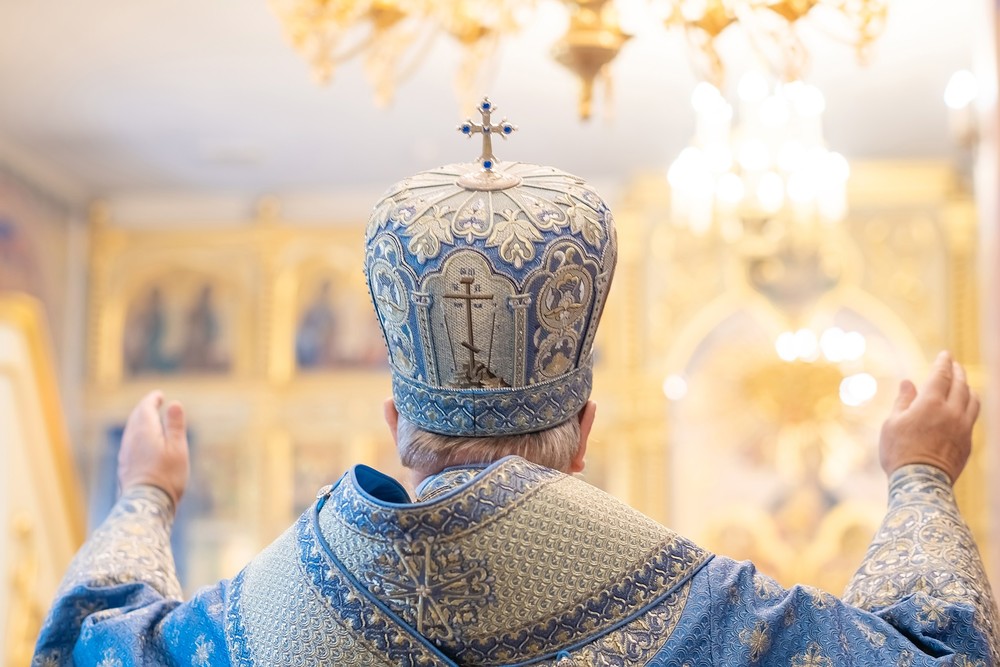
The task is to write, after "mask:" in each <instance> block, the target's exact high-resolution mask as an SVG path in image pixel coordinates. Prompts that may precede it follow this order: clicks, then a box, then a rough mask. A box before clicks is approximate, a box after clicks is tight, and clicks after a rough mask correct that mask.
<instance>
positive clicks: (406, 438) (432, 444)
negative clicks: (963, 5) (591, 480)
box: [396, 415, 580, 473]
mask: <svg viewBox="0 0 1000 667" xmlns="http://www.w3.org/2000/svg"><path fill="white" fill-rule="evenodd" d="M396 442H397V449H398V450H399V458H400V460H401V461H402V463H403V465H404V466H406V467H407V468H410V469H412V470H420V471H422V472H429V473H434V472H438V471H440V470H444V469H445V468H448V467H450V466H456V465H466V464H472V463H492V462H494V461H499V460H500V459H502V458H503V457H505V456H510V455H511V454H514V455H517V456H520V457H522V458H525V459H528V460H529V461H531V462H533V463H537V464H539V465H543V466H546V467H549V468H553V469H555V470H564V471H565V470H567V469H568V468H569V465H570V463H571V462H572V461H573V456H574V455H575V454H576V452H577V450H578V449H579V448H580V420H579V419H577V418H576V416H573V417H571V418H570V419H568V420H566V421H564V422H563V423H561V424H557V425H556V426H553V427H552V428H547V429H545V430H544V431H535V432H534V433H523V434H520V435H499V436H492V437H472V438H469V437H460V436H453V435H441V434H439V433H430V432H428V431H424V430H422V429H419V428H417V427H416V426H415V425H414V424H413V423H412V422H410V421H409V420H408V419H406V418H405V417H403V416H402V415H400V417H399V422H398V424H397V425H396Z"/></svg>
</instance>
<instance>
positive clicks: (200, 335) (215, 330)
mask: <svg viewBox="0 0 1000 667" xmlns="http://www.w3.org/2000/svg"><path fill="white" fill-rule="evenodd" d="M234 291H235V290H234V289H233V288H231V287H230V286H229V285H227V284H225V283H223V282H220V281H217V280H213V278H212V277H210V276H205V275H202V274H198V273H194V272H187V271H177V272H168V273H164V274H161V275H159V276H157V277H156V278H154V279H153V280H150V281H148V282H147V283H146V284H144V285H143V286H142V287H141V288H140V289H138V290H136V292H135V293H134V294H133V295H132V297H131V298H130V299H129V300H128V305H127V308H126V314H125V327H124V332H123V336H122V354H123V357H124V358H123V362H124V363H123V369H124V374H125V376H126V377H139V376H146V375H224V374H226V373H229V372H230V370H231V369H232V365H233V357H234V353H235V347H236V345H235V342H236V341H235V339H236V336H237V328H238V327H237V315H238V313H237V311H236V309H237V303H238V300H237V299H236V298H235V297H236V294H234Z"/></svg>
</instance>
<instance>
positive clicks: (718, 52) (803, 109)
mask: <svg viewBox="0 0 1000 667" xmlns="http://www.w3.org/2000/svg"><path fill="white" fill-rule="evenodd" d="M995 12H996V9H995V7H994V5H993V3H987V2H985V1H984V0H967V1H965V2H953V3H943V2H934V1H933V0H909V1H907V2H902V1H896V0H850V1H846V0H620V1H618V0H577V1H575V2H574V1H572V0H510V1H506V0H505V1H503V2H482V1H477V0H447V1H446V0H440V1H437V0H435V1H434V2H430V1H429V0H358V1H357V2H330V1H328V0H326V1H324V0H270V2H268V0H256V1H252V2H247V1H246V0H242V1H240V2H237V1H236V0H219V1H218V2H212V3H204V2H195V1H194V0H172V1H171V2H167V1H166V0H147V1H146V2H142V3H134V2H125V1H124V0H98V1H97V2H90V3H70V4H67V3H57V2H55V1H54V0H33V1H32V2H30V3H29V2H16V1H14V0H7V1H6V2H0V445H2V451H3V453H4V462H3V469H4V475H5V476H6V477H5V479H4V480H3V483H2V485H0V532H2V534H3V537H2V538H0V539H2V544H3V548H2V549H0V573H2V576H0V632H2V633H3V634H2V635H0V637H2V640H0V647H2V649H3V654H2V658H0V664H9V665H26V664H28V659H29V657H30V652H31V647H32V645H33V642H34V638H35V636H36V634H37V631H38V628H39V625H40V623H41V620H42V618H43V616H44V613H45V611H46V607H47V604H48V601H49V599H50V598H51V596H52V594H53V593H54V589H55V586H56V584H57V583H58V580H59V577H60V576H61V574H62V572H63V570H64V569H65V567H66V565H67V563H68V561H69V558H70V557H71V556H72V554H73V553H74V551H75V549H76V548H77V547H78V546H79V544H80V543H81V541H82V539H83V538H84V536H85V535H86V533H87V531H88V530H90V529H92V528H93V527H94V526H95V525H96V524H97V523H98V522H100V520H101V518H102V517H103V516H104V514H105V513H106V512H107V511H108V510H109V508H110V507H111V505H112V503H113V502H114V499H115V496H116V493H117V488H116V480H115V460H116V456H117V447H118V443H119V439H120V436H121V432H122V427H123V424H124V421H125V418H126V416H127V415H128V412H129V410H130V409H131V407H132V406H133V405H134V403H135V402H136V401H137V400H138V399H139V398H140V397H141V396H142V395H143V394H145V393H146V392H147V391H149V390H151V389H153V388H160V389H162V390H163V391H164V392H165V394H166V395H167V397H168V398H175V399H179V400H181V401H182V402H183V403H184V404H185V406H186V407H187V409H188V411H189V414H190V439H191V444H192V481H191V483H190V485H189V491H188V493H187V496H186V497H185V500H184V502H183V503H182V505H181V508H180V511H179V516H178V523H177V527H176V529H175V534H174V543H175V554H176V558H177V564H178V568H179V572H180V576H181V579H182V583H183V585H184V587H185V589H186V590H187V591H188V592H191V591H193V590H195V589H196V588H197V587H199V586H201V585H203V584H206V583H209V582H212V581H214V580H216V579H218V578H220V577H229V576H232V575H234V574H235V573H236V572H237V571H238V570H239V568H240V567H241V566H242V565H243V564H244V563H245V562H246V561H247V560H248V559H249V558H250V557H251V556H252V555H253V554H254V553H256V551H257V550H259V549H260V548H262V547H263V546H265V545H266V544H268V543H269V542H270V541H271V540H273V539H274V538H275V537H276V536H277V535H278V534H279V533H280V532H281V531H282V530H283V529H284V528H285V527H286V526H287V525H288V524H289V522H290V521H291V520H292V519H293V518H294V517H295V516H297V514H298V513H299V512H301V511H302V510H303V509H304V508H305V507H306V506H307V505H308V504H310V503H311V502H312V500H313V498H314V496H315V491H316V489H317V488H319V487H320V486H321V485H323V484H326V483H329V482H332V481H334V480H335V479H336V478H337V477H339V475H340V474H342V473H343V471H344V470H346V469H347V467H348V466H350V465H351V464H353V463H367V464H369V465H373V466H375V467H378V468H380V469H382V470H385V471H387V472H390V473H398V472H400V468H399V464H398V462H397V461H396V459H395V452H394V450H393V448H392V441H391V438H390V435H389V433H388V431H387V430H386V428H385V425H384V423H383V421H382V416H381V403H382V400H383V398H385V397H386V396H388V395H389V392H390V384H389V376H388V370H387V364H386V358H385V345H384V342H383V339H382V337H381V334H380V332H379V329H378V326H377V323H376V321H375V319H374V316H373V313H372V312H371V308H370V304H369V300H368V295H367V293H366V289H365V285H364V277H363V275H362V272H361V261H362V250H361V248H362V240H363V234H364V226H365V223H366V221H367V216H368V213H369V210H370V207H371V205H372V204H373V203H374V202H375V200H376V199H377V198H378V196H379V194H380V193H381V192H382V191H384V190H385V189H386V188H387V187H388V186H389V185H391V184H392V183H394V182H396V181H398V180H400V179H402V178H404V177H406V176H409V175H411V174H413V173H416V172H417V171H420V170H424V169H429V168H433V167H436V166H438V165H441V164H446V163H452V162H471V161H474V160H475V159H476V157H477V155H478V153H479V143H478V140H472V141H468V140H467V139H466V138H465V137H463V136H461V134H459V133H458V132H456V131H455V129H456V125H457V124H458V123H459V122H460V121H462V120H464V119H466V118H467V117H470V114H472V113H473V111H474V109H475V105H476V103H477V102H478V101H479V100H480V99H481V98H482V96H483V95H484V94H489V96H490V98H491V99H492V100H493V102H494V103H495V104H496V105H497V107H498V109H499V111H498V115H502V116H505V117H507V118H509V120H510V121H511V122H512V123H514V124H515V125H517V126H518V130H517V132H516V133H515V134H514V135H513V136H512V137H511V138H510V139H509V140H507V141H497V142H495V149H496V152H497V155H498V158H499V159H500V160H516V161H525V162H534V163H538V164H546V165H553V166H556V167H559V168H561V169H564V170H566V171H568V172H570V173H574V174H577V175H579V176H582V177H584V178H585V179H587V180H588V181H590V182H591V183H593V184H594V185H595V186H596V187H597V189H598V190H599V191H600V192H601V193H602V194H603V195H604V197H605V198H607V199H608V200H609V202H610V203H611V205H612V209H613V210H614V212H615V218H616V221H617V226H618V234H619V240H620V245H621V255H620V260H619V268H618V272H617V275H616V278H615V284H614V286H613V288H612V292H611V297H610V300H609V304H608V307H607V310H606V312H605V319H604V323H603V324H602V332H601V334H599V336H598V340H597V343H596V346H595V354H596V355H597V356H596V371H595V372H596V380H595V387H596V388H595V395H594V398H595V400H596V401H597V403H598V405H599V412H598V424H597V427H596V432H595V435H594V437H593V440H592V444H591V447H590V453H589V456H588V470H587V472H586V473H585V474H586V478H587V480H588V481H589V482H591V483H593V484H595V485H597V486H599V487H601V488H603V489H605V490H607V491H608V492H610V493H612V494H614V495H616V496H618V497H620V498H621V499H623V500H625V501H626V502H628V503H630V504H632V505H634V506H636V507H637V508H639V509H640V510H641V511H643V512H644V513H646V514H648V515H649V516H651V517H653V518H655V519H657V520H659V521H662V522H665V523H666V524H668V525H670V526H672V527H674V528H676V529H677V530H679V531H681V532H682V533H685V534H687V535H688V536H690V537H692V538H693V539H695V540H696V541H699V542H701V543H702V544H703V545H704V546H706V547H708V548H710V549H712V550H715V551H716V552H719V553H724V554H726V555H729V556H732V557H735V558H750V559H753V560H754V561H755V562H757V564H758V566H759V567H760V568H761V569H762V570H764V571H766V572H768V573H769V574H771V575H773V576H775V577H776V578H777V579H778V580H779V581H781V582H782V583H784V584H786V585H788V584H791V583H794V582H804V583H810V584H814V585H817V586H820V587H823V588H825V589H827V590H829V591H830V592H833V593H835V594H839V593H840V592H841V590H842V588H843V586H844V584H845V583H846V581H847V579H848V577H849V576H850V574H851V573H852V572H853V569H854V568H855V567H856V566H857V564H858V563H859V561H860V557H861V555H862V554H863V552H864V549H865V547H866V546H867V543H868V541H869V540H870V538H871V536H872V534H873V533H874V530H875V527H876V525H877V523H878V521H879V520H880V518H881V515H882V512H883V507H884V503H885V489H884V477H883V475H882V473H881V471H880V469H879V466H878V459H877V440H878V433H879V427H880V424H881V420H882V419H883V418H884V416H885V415H886V414H887V413H888V410H889V407H890V406H891V404H892V401H893V398H894V396H895V391H896V387H897V386H898V383H899V381H900V380H901V379H903V378H907V377H910V378H915V379H919V378H922V377H923V375H924V374H925V372H926V370H927V367H928V363H929V361H930V360H931V359H933V357H934V356H935V354H936V353H937V352H938V350H940V349H943V348H947V349H950V350H952V351H953V352H954V353H955V355H956V357H957V358H958V359H959V360H960V361H961V362H962V363H964V364H965V365H966V367H967V368H968V369H969V372H970V378H971V381H972V384H973V385H974V387H975V388H976V389H977V390H978V391H980V392H981V393H982V394H983V395H984V397H985V400H984V411H983V412H984V416H983V419H982V420H981V421H982V424H981V426H980V427H979V428H978V429H977V431H976V433H975V439H976V445H977V449H976V453H975V454H974V457H973V460H972V462H971V464H970V467H969V469H968V471H967V472H966V474H965V476H964V478H963V479H962V480H961V482H960V484H959V487H958V490H959V500H960V504H961V505H962V507H963V510H964V512H965V514H966V517H967V518H968V520H969V522H970V524H971V526H972V528H973V531H974V532H975V534H976V536H977V538H978V540H979V543H980V545H981V548H982V549H983V551H984V556H985V557H986V560H987V565H988V568H989V570H990V573H991V577H992V579H993V581H994V583H996V582H997V581H1000V560H998V558H1000V554H998V551H997V547H998V546H1000V542H998V540H1000V533H998V532H997V529H998V526H1000V499H998V497H997V495H996V492H995V487H994V486H993V485H992V484H991V481H992V480H993V479H995V477H996V476H997V473H998V472H1000V462H998V459H997V455H996V452H997V449H998V446H1000V392H997V391H996V387H997V383H998V382H1000V334H998V333H997V332H998V331H1000V297H998V290H997V286H998V285H1000V283H998V269H997V267H998V266H1000V218H998V215H997V213H998V204H1000V200H998V187H997V186H998V184H1000V170H998V169H1000V168H998V161H997V158H998V155H1000V153H998V151H1000V146H998V142H997V134H996V127H997V120H998V117H997V113H998V111H997V97H996V89H997V70H996V61H997V56H996V45H995V38H996V28H997V25H998V24H997V16H996V13H995Z"/></svg>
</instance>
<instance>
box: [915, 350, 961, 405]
mask: <svg viewBox="0 0 1000 667" xmlns="http://www.w3.org/2000/svg"><path fill="white" fill-rule="evenodd" d="M954 374H955V372H954V362H953V361H952V359H951V354H950V353H948V352H947V351H944V350H942V351H941V352H940V353H939V354H938V356H937V359H935V360H934V367H933V368H932V369H931V374H930V377H928V378H927V382H925V383H924V387H923V389H924V390H923V391H922V392H921V393H923V394H925V395H926V396H927V397H928V398H942V399H944V398H947V397H948V394H949V393H950V392H951V385H952V381H953V379H954Z"/></svg>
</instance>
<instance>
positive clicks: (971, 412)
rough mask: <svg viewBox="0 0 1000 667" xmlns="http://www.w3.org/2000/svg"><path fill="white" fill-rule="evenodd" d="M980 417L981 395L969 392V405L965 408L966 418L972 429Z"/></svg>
mask: <svg viewBox="0 0 1000 667" xmlns="http://www.w3.org/2000/svg"><path fill="white" fill-rule="evenodd" d="M978 417H979V395H978V394H976V392H974V391H971V390H970V391H969V403H968V404H967V405H966V406H965V418H966V419H967V420H968V422H969V426H970V427H971V426H972V425H974V424H975V423H976V419H977V418H978Z"/></svg>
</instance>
